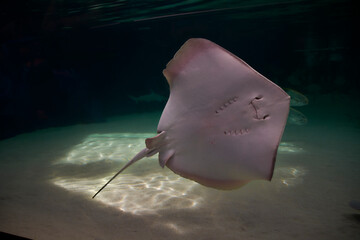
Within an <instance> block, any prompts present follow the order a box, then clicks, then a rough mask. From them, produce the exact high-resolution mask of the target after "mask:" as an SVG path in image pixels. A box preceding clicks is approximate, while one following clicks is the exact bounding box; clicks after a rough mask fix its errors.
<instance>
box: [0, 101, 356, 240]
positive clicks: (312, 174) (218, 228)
mask: <svg viewBox="0 0 360 240" xmlns="http://www.w3.org/2000/svg"><path fill="white" fill-rule="evenodd" d="M317 103H318V104H321V103H322V102H321V101H320V100H319V101H318V102H317ZM319 106H320V105H316V104H315V105H313V106H312V107H306V108H304V109H302V110H304V113H306V114H307V116H308V118H309V123H308V124H307V125H304V126H291V125H288V126H287V127H286V130H285V133H284V136H283V139H282V143H281V145H280V147H279V150H278V157H277V162H276V166H275V172H274V177H273V180H272V181H271V182H267V181H254V182H251V183H249V184H247V185H246V186H244V187H243V188H240V189H238V190H233V191H219V190H214V189H210V188H206V187H203V186H201V185H199V184H197V183H195V182H192V181H190V180H187V179H184V178H181V177H179V176H177V175H175V174H174V173H172V172H171V171H170V170H168V169H166V168H165V169H162V168H161V167H159V165H158V162H157V156H156V155H155V156H153V157H151V158H149V159H145V160H142V161H140V162H138V163H136V164H135V165H134V166H132V167H131V168H129V169H127V170H126V172H124V173H123V174H122V175H120V176H119V177H118V178H117V179H116V180H114V182H112V183H111V184H110V185H109V186H108V187H107V188H106V189H105V190H104V191H103V192H101V193H100V194H99V195H98V197H96V198H95V199H92V198H91V197H92V195H93V194H94V193H95V192H96V191H97V190H98V189H99V188H100V187H101V186H102V185H103V184H104V183H105V182H106V181H107V180H108V179H109V178H110V177H111V176H112V175H113V174H114V173H115V172H116V171H117V170H118V169H119V168H120V167H121V166H122V165H124V163H125V162H126V161H128V160H129V159H130V158H131V157H132V156H133V155H134V154H136V153H137V151H139V150H141V149H142V148H143V147H144V139H145V138H146V137H149V136H153V135H154V134H155V132H156V125H157V121H158V119H159V116H160V113H148V114H138V115H129V116H122V117H118V118H113V119H109V121H108V122H106V123H102V124H90V125H76V126H69V127H62V128H51V129H45V130H39V131H36V132H33V133H27V134H22V135H19V136H16V137H14V138H11V139H7V140H3V141H1V142H0V231H3V232H8V233H12V234H16V235H20V236H24V237H28V238H32V239H247V240H250V239H327V240H329V239H360V217H359V214H360V212H359V211H356V210H354V209H352V208H351V207H349V204H348V203H349V201H351V200H359V201H360V188H359V184H360V147H359V146H360V144H359V143H360V140H359V139H360V126H359V120H358V119H355V120H354V118H353V117H351V116H350V117H348V115H347V114H345V113H341V109H343V108H342V107H341V106H338V110H337V108H336V107H337V106H332V108H329V109H327V110H326V109H324V108H320V107H319ZM319 109H321V111H319ZM339 111H340V114H339ZM335 112H336V113H338V114H334V113H335Z"/></svg>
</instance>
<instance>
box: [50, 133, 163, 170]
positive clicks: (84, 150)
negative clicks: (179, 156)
mask: <svg viewBox="0 0 360 240" xmlns="http://www.w3.org/2000/svg"><path fill="white" fill-rule="evenodd" d="M155 135H156V134H153V133H111V134H91V135H89V136H88V137H87V138H86V139H85V140H84V141H83V142H82V143H80V144H78V145H76V146H74V148H73V149H72V150H71V151H70V152H69V153H68V154H67V156H66V157H65V158H62V159H60V160H59V161H58V162H57V163H69V164H88V163H92V162H97V161H104V160H107V161H109V160H110V161H124V160H129V159H130V158H131V157H133V156H135V154H137V153H138V152H139V151H140V150H141V149H142V148H144V139H145V138H149V137H154V136H155Z"/></svg>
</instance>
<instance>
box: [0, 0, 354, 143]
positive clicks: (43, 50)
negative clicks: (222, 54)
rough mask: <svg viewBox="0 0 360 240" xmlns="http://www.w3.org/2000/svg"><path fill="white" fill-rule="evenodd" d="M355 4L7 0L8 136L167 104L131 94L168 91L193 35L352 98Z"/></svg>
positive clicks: (4, 85)
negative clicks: (172, 64) (169, 75)
mask: <svg viewBox="0 0 360 240" xmlns="http://www.w3.org/2000/svg"><path fill="white" fill-rule="evenodd" d="M356 11H357V7H356V6H355V4H353V2H352V1H316V3H315V2H313V1H272V2H269V1H171V3H169V4H165V3H163V2H162V1H107V2H103V1H20V2H18V1H17V2H16V3H15V2H13V1H5V2H2V3H1V42H0V43H1V51H0V57H1V58H0V61H1V65H0V66H1V69H0V77H1V134H0V135H1V138H8V137H11V136H14V135H16V134H18V133H22V132H26V131H32V130H35V129H38V128H46V127H50V126H61V125H64V124H65V125H68V124H75V123H89V122H101V121H106V118H107V117H110V116H114V115H118V114H127V113H136V112H143V111H152V110H159V111H160V110H161V109H162V107H163V106H164V102H161V101H159V102H152V103H147V104H134V101H132V100H131V98H129V95H131V96H141V95H146V94H149V93H151V91H153V92H155V93H157V94H159V95H161V96H164V97H165V98H166V97H167V96H168V86H167V83H166V81H165V80H164V77H163V76H162V73H161V72H162V69H164V68H165V65H166V63H167V62H168V61H169V60H170V59H171V58H172V56H173V54H174V53H175V52H176V51H177V50H178V48H179V47H180V46H181V45H182V44H183V43H184V42H185V41H186V40H187V39H189V38H193V37H202V38H207V39H209V40H211V41H213V42H215V43H217V44H219V45H220V46H223V47H224V48H226V49H228V50H229V51H231V52H233V53H234V54H236V55H237V56H239V57H240V58H242V59H244V60H245V61H246V62H248V63H249V64H250V65H251V66H252V67H254V68H255V69H256V70H258V71H259V72H260V73H262V74H263V75H265V76H267V77H268V78H269V79H271V80H272V81H274V82H275V83H277V84H278V85H280V86H281V87H284V88H286V87H287V88H293V89H295V90H297V91H299V92H301V93H303V94H305V95H307V96H308V97H310V98H311V97H312V96H318V95H319V94H345V95H346V96H347V97H349V98H352V96H354V95H356V94H357V91H358V90H357V89H358V87H359V81H358V80H357V76H358V71H359V70H358V67H357V65H358V62H359V61H358V52H359V51H358V49H359V47H358V41H359V38H358V37H357V35H356V34H355V33H356V24H355V22H356V20H357V18H358V16H357V15H356ZM354 101H356V102H357V103H358V102H359V101H358V98H356V97H355V99H354ZM355 115H356V117H358V113H356V114H355Z"/></svg>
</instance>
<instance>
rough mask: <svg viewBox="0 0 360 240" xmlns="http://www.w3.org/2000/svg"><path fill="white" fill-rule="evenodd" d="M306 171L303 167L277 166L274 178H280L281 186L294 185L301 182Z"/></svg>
mask: <svg viewBox="0 0 360 240" xmlns="http://www.w3.org/2000/svg"><path fill="white" fill-rule="evenodd" d="M306 172H307V171H306V170H305V168H303V167H279V168H276V169H275V176H274V178H275V179H276V180H280V182H281V183H282V185H283V186H286V187H294V186H296V185H299V184H301V183H302V182H303V178H304V176H305V175H306Z"/></svg>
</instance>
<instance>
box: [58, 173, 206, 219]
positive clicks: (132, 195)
mask: <svg viewBox="0 0 360 240" xmlns="http://www.w3.org/2000/svg"><path fill="white" fill-rule="evenodd" d="M108 179H109V178H100V179H71V178H70V179H66V178H57V179H54V181H53V182H54V184H56V185H57V186H60V187H63V188H65V189H67V190H69V191H73V192H78V193H82V194H85V195H87V196H89V198H91V196H92V195H94V194H95V193H96V191H97V190H98V189H99V188H100V187H101V186H102V185H103V184H105V183H106V181H107V180H108ZM197 185H198V184H197V183H195V182H193V181H190V180H187V179H184V178H182V177H179V176H177V175H175V174H173V173H171V172H169V175H164V174H162V173H152V174H149V175H146V176H134V175H131V174H123V175H119V177H118V178H116V179H115V180H114V181H113V182H111V184H109V185H108V186H107V187H106V188H105V189H104V190H103V191H102V192H101V193H100V194H99V195H98V196H96V198H95V199H94V200H96V201H100V202H102V203H104V204H106V205H110V206H113V207H115V208H117V209H119V210H121V211H124V212H129V213H132V214H156V213H157V212H158V211H160V210H166V209H191V208H195V207H196V206H197V205H198V204H199V203H201V202H202V198H201V197H200V196H199V195H197V194H196V193H195V192H194V191H192V190H193V189H194V188H195V187H196V186H197Z"/></svg>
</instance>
